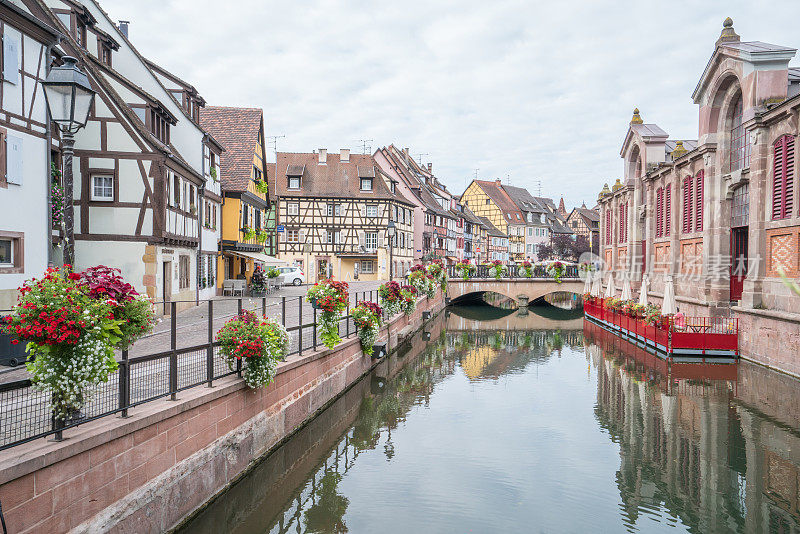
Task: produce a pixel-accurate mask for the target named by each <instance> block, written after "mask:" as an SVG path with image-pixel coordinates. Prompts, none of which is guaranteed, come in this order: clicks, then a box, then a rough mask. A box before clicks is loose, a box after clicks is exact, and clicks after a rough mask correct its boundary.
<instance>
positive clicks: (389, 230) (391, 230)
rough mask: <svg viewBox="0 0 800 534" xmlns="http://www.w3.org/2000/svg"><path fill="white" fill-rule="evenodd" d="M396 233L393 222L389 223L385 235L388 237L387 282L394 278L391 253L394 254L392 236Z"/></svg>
mask: <svg viewBox="0 0 800 534" xmlns="http://www.w3.org/2000/svg"><path fill="white" fill-rule="evenodd" d="M395 233H397V228H396V227H395V225H394V221H389V225H388V226H387V227H386V235H387V236H388V237H389V281H390V282H391V281H392V277H393V276H394V275H393V273H392V267H393V263H394V260H393V253H394V234H395Z"/></svg>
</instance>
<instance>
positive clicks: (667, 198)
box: [664, 184, 672, 236]
mask: <svg viewBox="0 0 800 534" xmlns="http://www.w3.org/2000/svg"><path fill="white" fill-rule="evenodd" d="M671 226H672V184H670V185H668V186H667V191H666V193H665V194H664V235H665V236H669V235H670V233H672V230H671Z"/></svg>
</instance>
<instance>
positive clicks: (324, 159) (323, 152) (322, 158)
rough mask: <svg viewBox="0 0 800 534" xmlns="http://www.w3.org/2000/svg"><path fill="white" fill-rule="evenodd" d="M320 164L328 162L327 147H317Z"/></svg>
mask: <svg viewBox="0 0 800 534" xmlns="http://www.w3.org/2000/svg"><path fill="white" fill-rule="evenodd" d="M318 163H319V164H320V165H327V164H328V149H327V148H320V149H319V161H318Z"/></svg>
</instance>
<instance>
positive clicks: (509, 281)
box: [447, 278, 583, 306]
mask: <svg viewBox="0 0 800 534" xmlns="http://www.w3.org/2000/svg"><path fill="white" fill-rule="evenodd" d="M487 291H490V292H493V293H499V294H500V295H505V296H506V297H509V298H512V299H514V300H516V301H517V304H519V305H520V306H527V305H528V304H529V303H531V302H533V301H534V300H536V299H539V298H542V297H543V296H545V295H548V294H550V293H554V292H556V291H567V292H571V293H577V294H581V293H583V280H581V279H580V278H562V279H561V283H560V284H559V283H558V282H556V281H555V280H553V279H552V278H501V279H500V280H496V279H494V278H470V279H469V280H459V279H454V278H451V279H450V282H449V286H448V289H447V294H448V295H449V296H450V298H451V299H453V300H455V299H460V298H462V297H467V296H471V295H476V294H480V293H485V292H487Z"/></svg>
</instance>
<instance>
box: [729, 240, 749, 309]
mask: <svg viewBox="0 0 800 534" xmlns="http://www.w3.org/2000/svg"><path fill="white" fill-rule="evenodd" d="M730 276H731V287H730V293H731V296H730V299H731V301H735V300H741V298H742V290H743V288H744V279H745V277H747V226H740V227H738V228H732V229H731V273H730Z"/></svg>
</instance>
